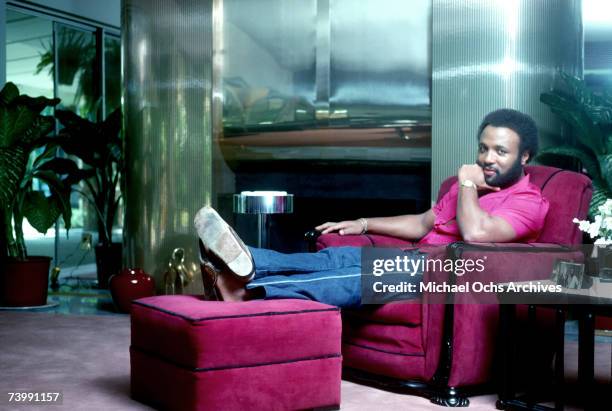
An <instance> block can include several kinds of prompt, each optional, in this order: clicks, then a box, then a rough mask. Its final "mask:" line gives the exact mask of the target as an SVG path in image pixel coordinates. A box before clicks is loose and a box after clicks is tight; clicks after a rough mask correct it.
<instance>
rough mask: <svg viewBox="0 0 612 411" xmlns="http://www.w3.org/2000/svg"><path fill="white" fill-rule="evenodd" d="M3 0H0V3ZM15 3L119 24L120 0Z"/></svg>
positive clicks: (114, 25) (43, 0)
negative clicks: (33, 5)
mask: <svg viewBox="0 0 612 411" xmlns="http://www.w3.org/2000/svg"><path fill="white" fill-rule="evenodd" d="M4 2H5V0H0V4H3V3H4ZM15 3H24V5H26V4H28V3H29V4H35V5H38V6H42V7H45V8H49V9H54V10H58V11H61V12H64V13H70V14H73V15H77V16H81V17H85V18H87V19H90V20H94V21H97V22H100V23H102V24H105V25H109V26H113V27H117V28H118V27H120V26H121V0H23V1H22V0H15ZM3 9H4V7H3Z"/></svg>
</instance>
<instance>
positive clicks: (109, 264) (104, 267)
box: [95, 243, 123, 289]
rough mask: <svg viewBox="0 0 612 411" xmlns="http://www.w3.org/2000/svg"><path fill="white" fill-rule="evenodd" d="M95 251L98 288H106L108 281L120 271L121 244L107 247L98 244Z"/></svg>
mask: <svg viewBox="0 0 612 411" xmlns="http://www.w3.org/2000/svg"><path fill="white" fill-rule="evenodd" d="M95 251H96V271H97V274H98V288H104V289H106V288H108V280H109V279H110V278H111V277H112V276H113V275H115V274H117V273H118V272H119V271H120V270H121V265H122V264H121V252H122V251H123V245H122V244H121V243H111V244H109V245H103V244H98V245H96V247H95Z"/></svg>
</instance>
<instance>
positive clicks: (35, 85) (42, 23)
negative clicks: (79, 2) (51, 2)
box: [6, 10, 53, 114]
mask: <svg viewBox="0 0 612 411" xmlns="http://www.w3.org/2000/svg"><path fill="white" fill-rule="evenodd" d="M52 44H53V23H52V22H51V21H49V20H46V19H43V18H40V17H36V16H29V15H27V14H23V13H19V12H16V11H13V10H7V11H6V80H7V81H12V82H13V83H15V84H16V85H17V87H18V88H19V91H20V92H21V93H23V94H28V95H30V96H45V97H47V98H53V71H50V72H49V71H38V70H36V66H37V64H38V63H39V61H40V56H41V55H43V54H44V53H45V52H46V51H47V50H48V47H49V45H52ZM45 114H48V113H45Z"/></svg>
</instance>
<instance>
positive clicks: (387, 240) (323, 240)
mask: <svg viewBox="0 0 612 411" xmlns="http://www.w3.org/2000/svg"><path fill="white" fill-rule="evenodd" d="M304 239H305V240H306V241H307V242H308V249H309V250H310V251H318V250H322V249H323V248H327V247H347V246H352V247H370V246H378V247H409V246H412V245H414V243H413V242H411V241H406V240H402V239H399V238H396V237H389V236H385V235H377V234H362V235H340V234H337V233H333V234H321V233H320V232H318V231H315V230H312V231H308V232H307V233H306V234H304Z"/></svg>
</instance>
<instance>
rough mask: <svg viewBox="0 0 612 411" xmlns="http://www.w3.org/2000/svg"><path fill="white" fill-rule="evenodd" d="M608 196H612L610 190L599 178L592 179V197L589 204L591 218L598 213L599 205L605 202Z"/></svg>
mask: <svg viewBox="0 0 612 411" xmlns="http://www.w3.org/2000/svg"><path fill="white" fill-rule="evenodd" d="M608 198H612V191H610V189H609V188H608V187H607V186H606V185H605V183H604V182H603V181H602V180H601V179H593V197H592V198H591V203H590V204H589V217H590V218H591V219H594V218H595V216H596V215H597V214H599V206H601V205H602V204H603V203H605V202H606V200H607V199H608Z"/></svg>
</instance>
